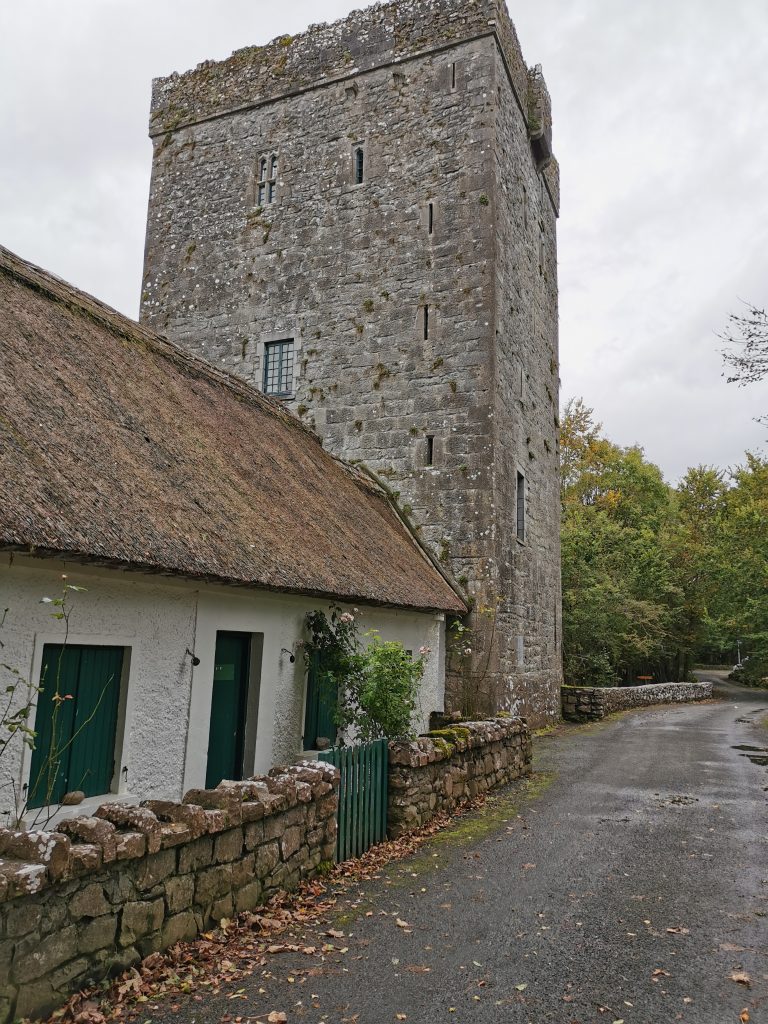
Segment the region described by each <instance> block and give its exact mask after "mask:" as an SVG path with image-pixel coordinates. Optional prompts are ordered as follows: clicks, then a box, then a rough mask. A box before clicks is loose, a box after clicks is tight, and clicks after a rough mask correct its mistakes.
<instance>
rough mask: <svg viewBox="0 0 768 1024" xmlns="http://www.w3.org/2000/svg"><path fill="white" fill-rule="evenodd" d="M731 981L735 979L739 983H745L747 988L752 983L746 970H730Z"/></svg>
mask: <svg viewBox="0 0 768 1024" xmlns="http://www.w3.org/2000/svg"><path fill="white" fill-rule="evenodd" d="M731 981H736V982H738V983H739V985H746V986H747V988H750V987H751V985H752V979H751V978H750V976H749V975H748V974H747V972H746V971H732V972H731Z"/></svg>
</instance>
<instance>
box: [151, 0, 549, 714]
mask: <svg viewBox="0 0 768 1024" xmlns="http://www.w3.org/2000/svg"><path fill="white" fill-rule="evenodd" d="M150 134H151V135H152V138H153V144H154V152H153V167H152V183H151V189H150V199H149V213H148V221H147V239H146V250H145V276H144V282H143V291H142V299H141V317H142V321H143V322H144V323H146V324H147V325H149V326H150V327H153V328H155V329H157V330H159V331H160V332H161V333H165V334H167V335H168V336H169V337H170V338H171V339H172V340H174V341H176V342H177V343H179V344H181V345H183V346H185V347H186V348H188V349H189V350H191V351H192V352H194V353H195V354H197V355H199V356H202V357H204V358H207V359H209V360H211V361H212V362H215V363H217V364H220V365H222V366H224V367H226V368H227V369H229V370H231V371H232V372H234V373H237V374H239V375H240V376H242V377H243V378H245V379H246V380H247V381H250V382H251V383H252V384H253V385H254V386H256V387H258V388H261V387H262V386H263V374H264V352H265V345H266V344H268V343H270V342H274V341H278V340H285V339H293V342H294V350H295V364H294V376H293V388H292V391H291V393H290V394H289V395H286V396H285V397H284V401H285V402H286V403H287V405H288V407H289V408H290V409H292V410H293V411H294V412H295V413H296V415H298V416H299V417H301V418H302V419H303V421H304V422H305V423H307V424H308V425H310V426H311V427H312V428H313V429H314V430H315V431H316V432H317V433H318V434H319V436H320V437H321V439H322V442H323V444H324V446H325V447H326V448H327V449H328V450H329V451H331V452H333V453H334V454H336V455H338V456H340V457H342V458H344V459H347V460H349V461H360V462H363V463H365V464H366V465H367V466H368V467H369V468H370V469H371V470H373V471H374V472H375V473H376V474H377V475H378V476H379V477H380V478H381V479H382V480H383V481H385V482H387V483H388V485H389V486H390V488H391V489H392V490H393V491H394V492H397V494H398V495H399V502H400V505H401V507H402V508H403V510H404V512H406V513H407V514H408V516H409V518H410V520H411V521H412V522H413V523H414V525H415V527H416V528H417V529H418V530H419V531H420V535H421V537H422V538H423V540H424V541H425V542H426V543H427V544H428V545H429V546H430V548H431V549H432V551H433V552H434V553H435V555H436V556H437V557H439V558H440V560H441V561H442V562H443V564H444V565H445V567H446V569H447V570H448V571H449V572H450V573H451V574H452V575H453V578H454V579H455V580H457V581H458V582H459V583H460V584H461V585H462V586H463V587H464V588H465V589H466V591H467V592H468V594H469V595H470V596H471V598H472V600H473V602H474V607H475V611H474V612H473V614H472V615H471V618H470V622H469V625H470V627H471V630H472V633H471V636H470V637H469V638H466V639H465V642H463V643H462V644H460V645H459V651H458V653H457V654H456V655H455V656H454V657H453V658H451V659H450V664H449V677H448V681H447V701H448V706H449V707H451V708H453V709H456V710H460V711H461V712H462V713H463V714H464V715H465V716H466V717H474V716H476V715H486V714H489V713H491V712H492V711H495V710H496V709H502V710H505V711H508V712H510V713H512V714H525V715H527V716H528V717H529V718H530V720H531V721H532V723H534V724H537V725H538V724H543V723H545V722H547V721H551V720H554V719H556V718H557V717H558V716H559V711H560V700H559V687H560V684H561V682H562V679H561V669H560V665H561V656H560V618H559V617H560V575H559V522H558V509H559V495H558V420H557V408H558V384H559V379H558V378H559V356H558V337H557V259H556V219H557V212H558V204H559V184H558V169H557V163H556V161H555V160H554V158H553V156H552V152H551V139H552V121H551V104H550V100H549V94H548V92H547V89H546V85H545V83H544V79H543V77H542V75H541V71H540V69H538V68H534V69H529V68H528V67H527V66H526V64H525V61H524V59H523V56H522V53H521V50H520V45H519V42H518V40H517V36H516V34H515V29H514V26H513V25H512V22H511V20H510V18H509V15H508V13H507V10H506V7H505V4H504V3H503V0H399V2H396V3H384V4H377V5H374V6H372V7H369V8H367V9H365V10H363V11H356V12H353V13H352V14H351V15H350V16H349V17H348V18H347V19H346V20H344V21H341V22H337V23H336V24H334V25H323V26H314V27H312V28H310V29H309V30H308V31H307V32H306V33H304V34H302V35H300V36H297V37H295V38H289V37H282V38H279V39H277V40H275V41H274V42H272V43H270V44H269V45H268V46H265V47H252V48H249V49H243V50H239V51H237V52H236V53H235V54H233V55H232V56H231V57H230V58H229V59H227V60H225V61H221V62H218V63H215V62H207V63H205V64H202V65H200V66H199V67H198V68H196V69H194V70H192V71H189V72H187V73H185V74H183V75H171V76H170V77H168V78H165V79H160V80H158V81H156V82H155V83H154V89H153V100H152V114H151V122H150ZM359 147H362V148H363V151H364V179H363V182H362V183H361V184H357V183H356V182H355V177H354V164H355V160H354V154H355V151H356V149H358V148H359ZM273 156H274V157H275V159H276V161H277V173H276V182H275V190H274V197H273V201H272V202H266V201H265V202H264V203H263V204H262V205H259V182H258V178H259V175H260V170H259V168H260V164H261V161H262V160H264V159H266V160H267V162H268V166H269V168H270V169H271V166H272V163H271V161H272V157H273ZM430 454H431V458H430ZM518 474H520V478H521V480H522V484H521V493H522V494H524V501H523V505H524V508H525V519H526V523H525V535H524V537H523V536H521V537H520V538H518V531H517V528H516V522H517V492H518ZM430 710H439V709H430Z"/></svg>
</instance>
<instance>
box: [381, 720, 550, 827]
mask: <svg viewBox="0 0 768 1024" xmlns="http://www.w3.org/2000/svg"><path fill="white" fill-rule="evenodd" d="M530 771H531V734H530V732H529V730H528V726H527V723H526V721H525V719H524V718H509V717H499V718H494V719H491V720H489V721H487V722H459V723H457V724H456V725H453V726H450V727H449V728H445V729H436V730H434V731H433V732H431V733H429V734H428V735H426V736H422V737H420V738H419V739H418V740H416V741H414V742H407V741H396V742H393V743H390V745H389V804H388V808H387V835H388V836H389V838H390V839H393V838H396V837H397V836H399V835H402V834H403V833H404V832H408V831H409V830H410V829H413V828H417V827H418V826H419V825H424V824H425V823H426V822H428V821H429V820H430V818H432V817H434V815H435V814H438V813H440V812H441V811H451V810H453V809H454V808H455V807H456V806H457V805H458V804H460V803H462V802H463V801H464V800H468V799H470V798H471V797H475V796H478V795H479V794H481V793H486V792H488V790H490V789H493V788H495V787H496V786H502V785H504V784H505V783H507V782H511V781H512V779H517V778H519V777H520V776H522V775H528V774H530Z"/></svg>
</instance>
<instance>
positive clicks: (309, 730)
mask: <svg viewBox="0 0 768 1024" xmlns="http://www.w3.org/2000/svg"><path fill="white" fill-rule="evenodd" d="M321 667H322V666H321V661H320V652H319V651H313V652H312V661H311V663H310V666H309V672H308V674H307V709H306V713H305V716H304V749H305V750H314V749H315V748H316V747H317V737H318V736H325V737H326V738H327V739H329V740H330V742H331V746H333V744H334V743H335V742H336V728H337V726H336V722H335V721H334V717H335V714H336V705H337V695H336V694H335V693H332V692H330V690H329V688H328V686H327V685H326V684H324V683H323V681H322V673H321Z"/></svg>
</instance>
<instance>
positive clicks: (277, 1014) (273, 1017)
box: [267, 1010, 288, 1024]
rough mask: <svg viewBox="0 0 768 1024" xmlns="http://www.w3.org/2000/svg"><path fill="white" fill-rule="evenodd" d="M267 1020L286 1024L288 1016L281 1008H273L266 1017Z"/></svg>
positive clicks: (275, 1023)
mask: <svg viewBox="0 0 768 1024" xmlns="http://www.w3.org/2000/svg"><path fill="white" fill-rule="evenodd" d="M267 1020H268V1021H269V1024H286V1022H287V1020H288V1016H287V1014H285V1013H283V1012H282V1010H273V1011H272V1012H271V1013H270V1014H269V1016H268V1017H267Z"/></svg>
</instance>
